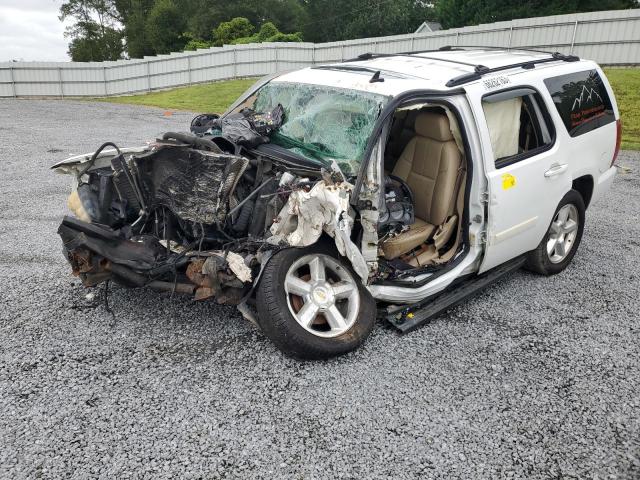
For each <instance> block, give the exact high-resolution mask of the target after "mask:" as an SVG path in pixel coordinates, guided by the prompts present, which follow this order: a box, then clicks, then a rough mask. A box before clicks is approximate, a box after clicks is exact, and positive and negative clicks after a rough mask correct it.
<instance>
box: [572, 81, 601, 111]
mask: <svg viewBox="0 0 640 480" xmlns="http://www.w3.org/2000/svg"><path fill="white" fill-rule="evenodd" d="M585 95H586V98H585ZM594 95H595V96H596V97H598V100H600V103H602V97H601V96H600V95H599V94H598V92H596V90H595V89H594V88H587V86H586V85H583V86H582V90H581V91H580V96H578V97H577V98H576V99H575V100H574V101H573V106H572V107H571V110H576V109H577V108H581V107H582V104H583V103H586V104H588V103H589V102H593V101H594V98H593V97H594Z"/></svg>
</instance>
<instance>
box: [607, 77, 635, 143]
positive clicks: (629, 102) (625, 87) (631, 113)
mask: <svg viewBox="0 0 640 480" xmlns="http://www.w3.org/2000/svg"><path fill="white" fill-rule="evenodd" d="M605 73H606V74H607V78H608V79H609V82H610V83H611V86H612V87H613V91H614V92H615V94H616V100H617V101H618V108H619V109H620V116H621V117H622V149H623V150H640V69H639V68H607V69H605Z"/></svg>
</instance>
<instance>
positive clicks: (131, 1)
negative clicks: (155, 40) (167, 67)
mask: <svg viewBox="0 0 640 480" xmlns="http://www.w3.org/2000/svg"><path fill="white" fill-rule="evenodd" d="M115 2H116V9H117V10H118V12H119V14H120V16H121V17H122V24H123V26H124V28H123V35H124V40H125V46H126V50H127V53H128V54H129V57H130V58H142V57H144V56H145V55H155V53H156V52H155V49H154V48H153V46H152V45H151V40H150V39H149V37H148V36H147V29H146V20H147V18H148V17H149V13H150V12H151V9H152V8H153V6H154V5H155V0H115Z"/></svg>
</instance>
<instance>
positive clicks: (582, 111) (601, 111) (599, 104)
mask: <svg viewBox="0 0 640 480" xmlns="http://www.w3.org/2000/svg"><path fill="white" fill-rule="evenodd" d="M544 83H545V85H546V86H547V89H548V90H549V93H550V94H551V97H552V98H553V103H555V105H556V108H557V109H558V113H559V114H560V118H562V122H563V123H564V126H565V127H566V128H567V132H569V135H571V136H572V137H577V136H579V135H583V134H585V133H587V132H590V131H591V130H594V129H596V128H598V127H602V126H603V125H606V124H608V123H611V122H614V121H615V119H616V118H615V114H614V113H613V107H612V105H611V98H609V93H608V92H607V88H606V87H605V85H604V83H603V81H602V78H600V75H599V74H598V72H597V71H596V70H587V71H586V72H577V73H570V74H568V75H560V76H559V77H552V78H548V79H546V80H545V81H544Z"/></svg>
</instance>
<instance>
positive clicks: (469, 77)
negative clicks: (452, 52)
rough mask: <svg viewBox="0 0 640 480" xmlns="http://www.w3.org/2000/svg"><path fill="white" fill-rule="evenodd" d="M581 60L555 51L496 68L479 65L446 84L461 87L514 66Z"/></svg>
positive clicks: (523, 66) (524, 66) (534, 66)
mask: <svg viewBox="0 0 640 480" xmlns="http://www.w3.org/2000/svg"><path fill="white" fill-rule="evenodd" d="M579 60H580V58H579V57H577V56H575V55H564V54H562V53H558V52H555V53H552V54H551V57H549V58H540V59H538V60H529V61H527V62H520V63H511V64H509V65H501V66H499V67H494V68H487V67H485V66H484V65H477V66H476V67H475V69H474V71H473V72H470V73H465V74H463V75H460V76H458V77H454V78H452V79H451V80H449V81H448V82H447V83H446V85H447V87H459V86H460V85H464V84H465V83H469V82H473V81H475V80H480V79H481V78H482V76H483V75H486V74H488V73H495V72H502V71H504V70H511V69H512V68H524V69H525V70H530V69H532V68H536V65H538V64H540V63H550V62H558V61H562V62H578V61H579Z"/></svg>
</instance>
